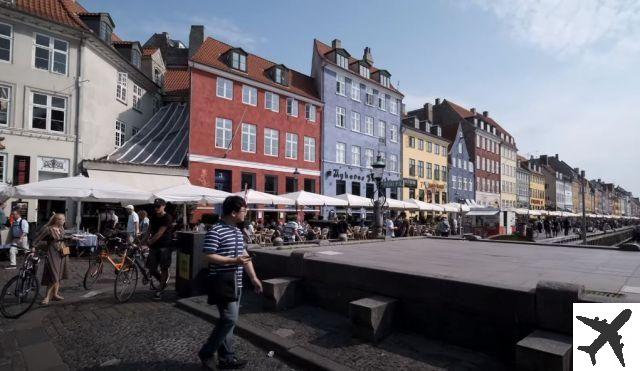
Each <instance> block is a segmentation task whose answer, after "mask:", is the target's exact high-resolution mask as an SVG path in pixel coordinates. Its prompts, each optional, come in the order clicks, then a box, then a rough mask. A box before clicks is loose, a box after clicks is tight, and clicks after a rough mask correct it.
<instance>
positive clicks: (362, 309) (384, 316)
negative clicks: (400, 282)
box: [349, 296, 397, 342]
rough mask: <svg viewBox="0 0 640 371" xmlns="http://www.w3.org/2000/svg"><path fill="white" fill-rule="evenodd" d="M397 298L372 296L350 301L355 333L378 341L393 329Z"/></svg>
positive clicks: (357, 335)
mask: <svg viewBox="0 0 640 371" xmlns="http://www.w3.org/2000/svg"><path fill="white" fill-rule="evenodd" d="M396 304H397V300H396V299H392V298H387V297H384V296H372V297H368V298H363V299H360V300H355V301H352V302H350V303H349V319H350V320H351V325H352V331H353V334H354V335H355V336H356V337H358V338H361V339H363V340H367V341H373V342H377V341H379V340H381V339H383V338H384V337H385V336H387V335H389V334H390V333H391V331H392V330H393V316H394V311H395V307H396Z"/></svg>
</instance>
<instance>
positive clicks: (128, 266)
mask: <svg viewBox="0 0 640 371" xmlns="http://www.w3.org/2000/svg"><path fill="white" fill-rule="evenodd" d="M129 250H131V252H132V253H131V256H132V257H133V259H132V258H131V256H127V254H128V252H129ZM148 258H149V253H148V251H142V249H141V248H140V246H138V245H136V244H133V243H127V245H126V247H125V252H124V259H123V265H122V267H121V268H120V270H119V271H118V274H117V275H116V281H115V282H114V284H113V295H114V296H115V298H116V300H117V301H118V302H119V303H124V302H126V301H128V300H129V299H131V296H133V293H134V292H135V291H136V287H137V285H138V271H140V272H141V273H142V284H143V285H147V284H149V286H150V288H151V290H154V291H155V290H159V289H160V280H158V279H157V278H156V277H154V276H153V274H151V272H150V271H149V270H148V269H147V268H146V266H147V261H148ZM167 283H169V276H167V280H166V282H165V285H166V284H167Z"/></svg>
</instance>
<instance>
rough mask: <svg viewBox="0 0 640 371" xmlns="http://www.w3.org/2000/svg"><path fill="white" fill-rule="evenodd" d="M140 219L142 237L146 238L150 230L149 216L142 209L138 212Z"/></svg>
mask: <svg viewBox="0 0 640 371" xmlns="http://www.w3.org/2000/svg"><path fill="white" fill-rule="evenodd" d="M138 220H139V221H140V236H141V237H140V238H145V237H146V235H147V232H149V217H148V215H147V212H146V211H144V210H140V212H139V213H138Z"/></svg>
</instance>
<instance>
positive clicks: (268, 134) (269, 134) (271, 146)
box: [264, 128, 280, 157]
mask: <svg viewBox="0 0 640 371" xmlns="http://www.w3.org/2000/svg"><path fill="white" fill-rule="evenodd" d="M279 146H280V132H279V131H278V130H276V129H271V128H265V129H264V154H265V156H272V157H278V150H279ZM274 152H275V153H274Z"/></svg>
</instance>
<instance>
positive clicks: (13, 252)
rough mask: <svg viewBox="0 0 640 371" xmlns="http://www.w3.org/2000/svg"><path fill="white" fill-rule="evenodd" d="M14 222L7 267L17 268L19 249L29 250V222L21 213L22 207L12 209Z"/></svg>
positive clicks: (10, 234) (10, 232) (11, 228)
mask: <svg viewBox="0 0 640 371" xmlns="http://www.w3.org/2000/svg"><path fill="white" fill-rule="evenodd" d="M11 216H12V219H13V222H12V223H11V227H10V230H9V238H8V240H9V243H10V244H11V247H10V248H9V266H8V267H6V268H5V269H16V268H17V263H16V257H17V256H18V250H25V251H28V250H29V237H28V236H29V222H27V220H26V219H23V218H22V215H20V208H19V207H14V208H13V209H12V210H11Z"/></svg>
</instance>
